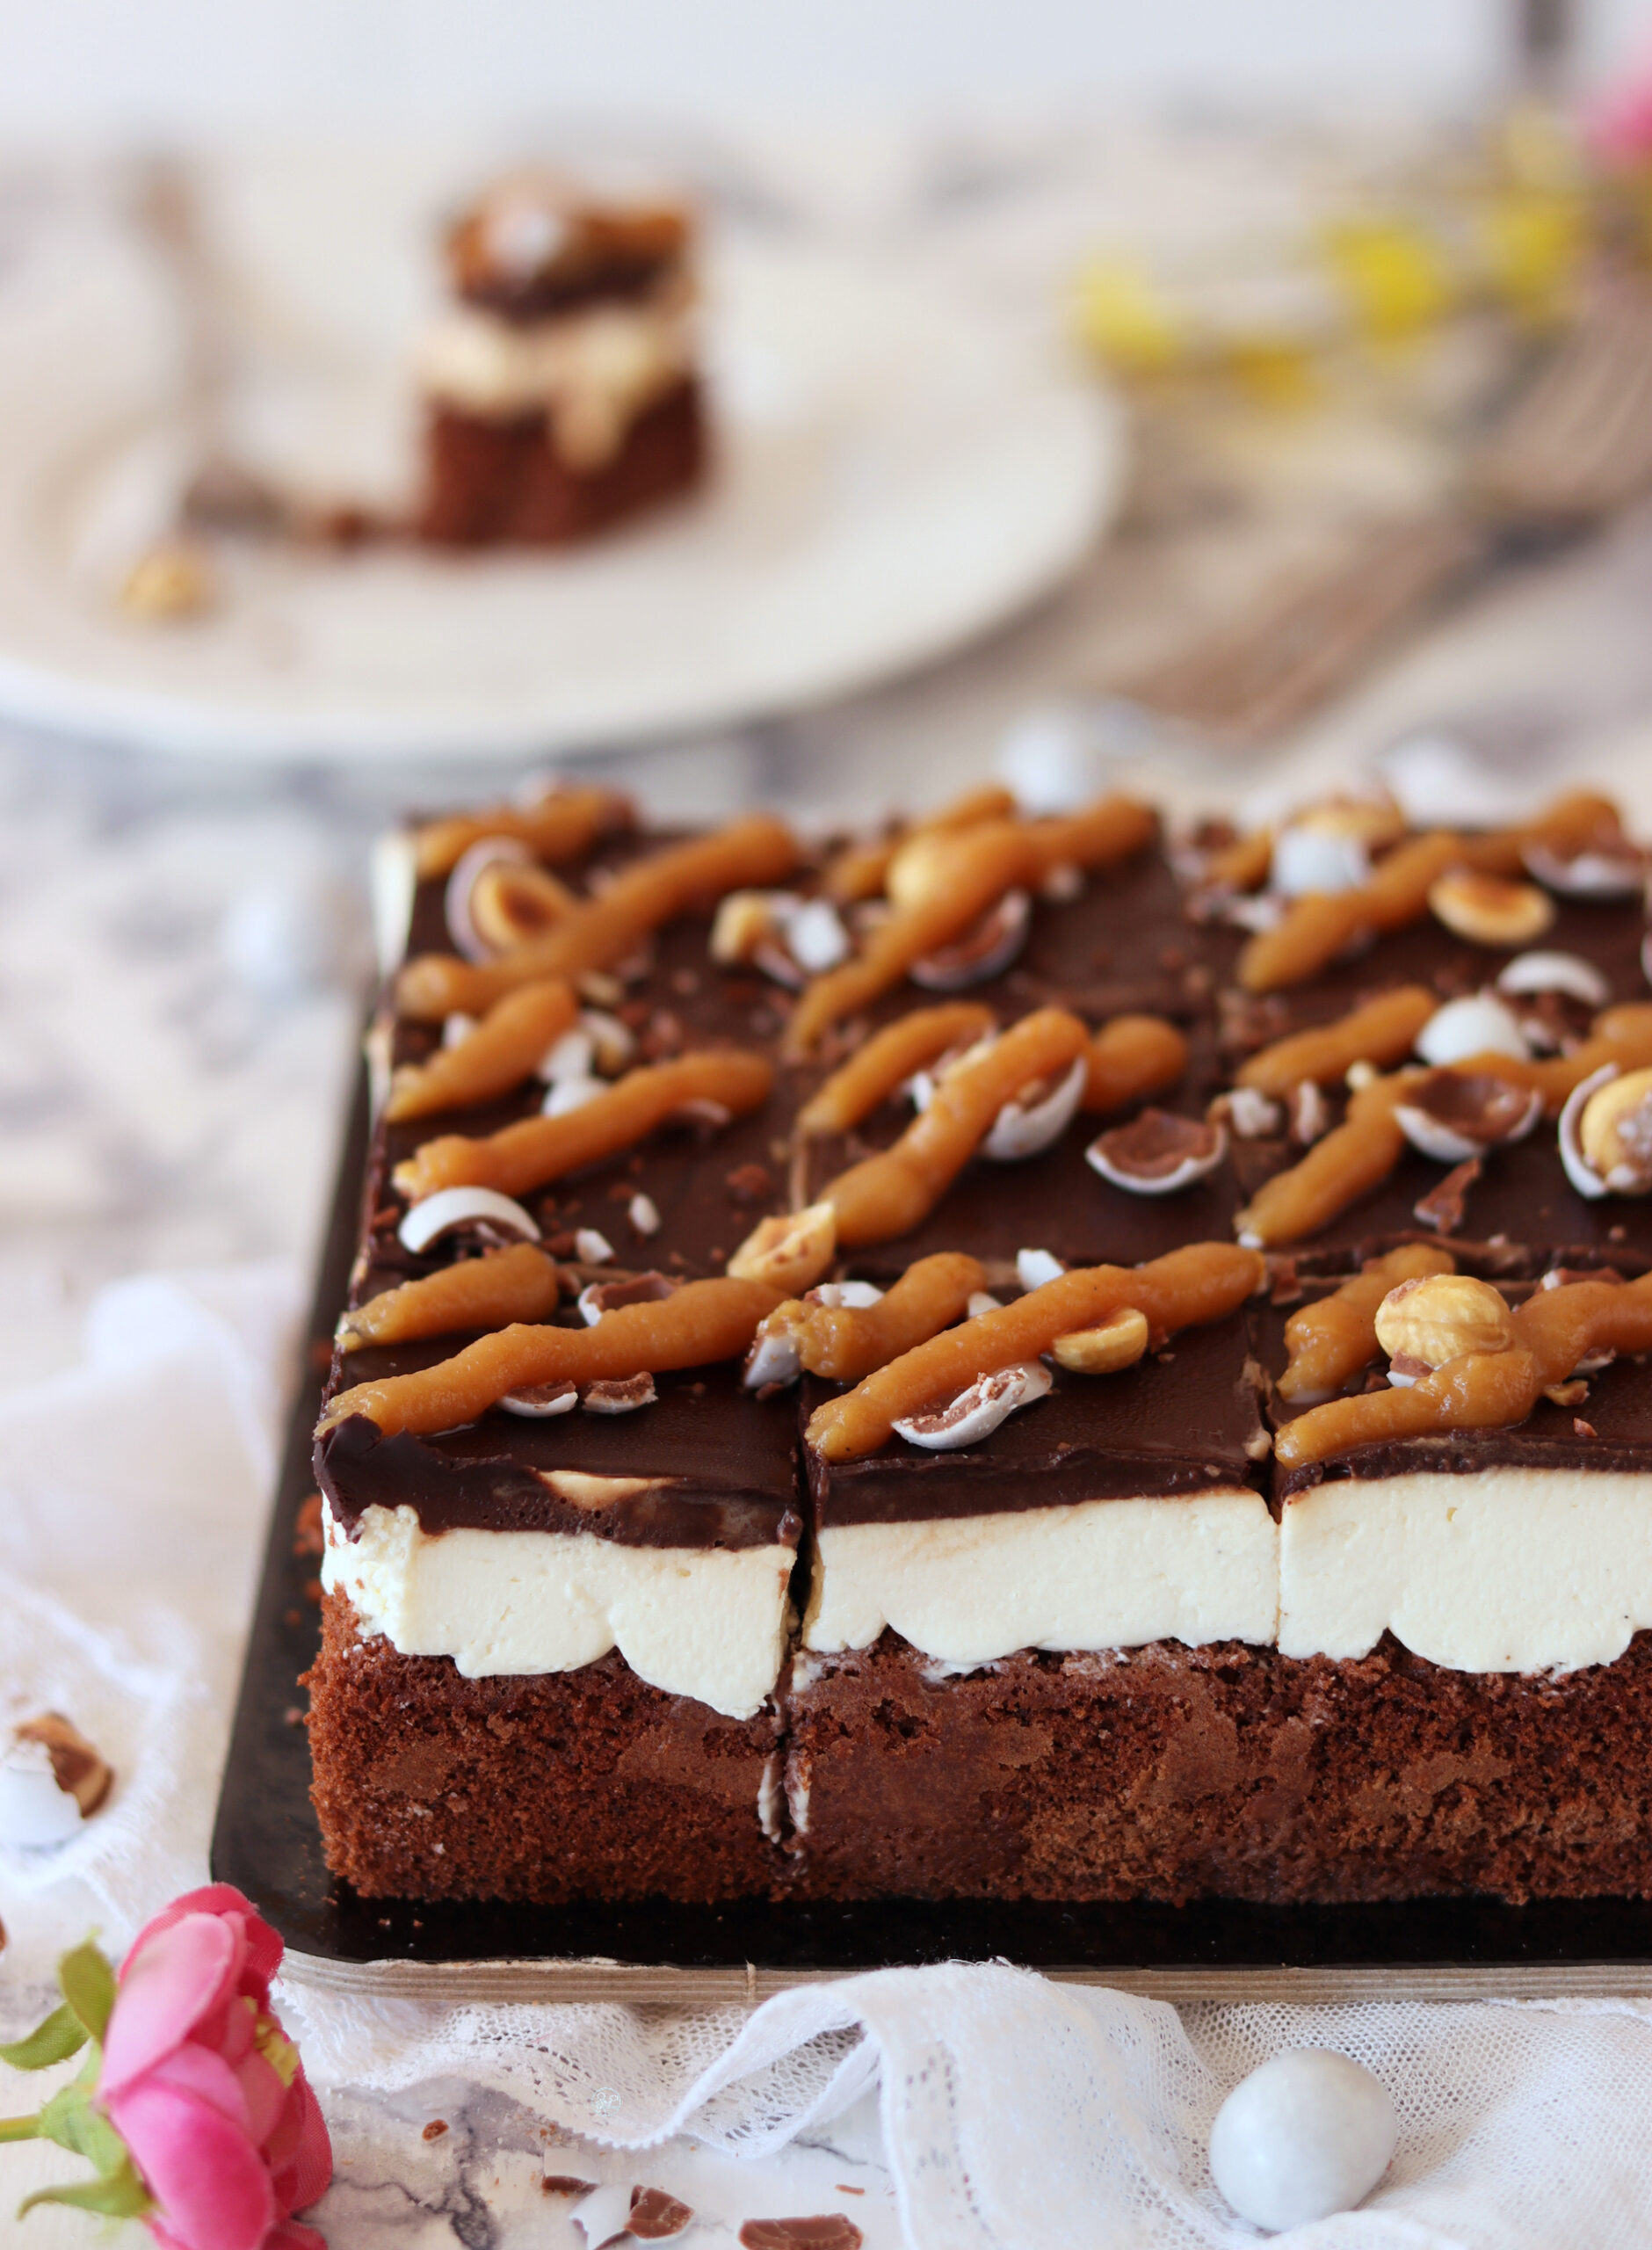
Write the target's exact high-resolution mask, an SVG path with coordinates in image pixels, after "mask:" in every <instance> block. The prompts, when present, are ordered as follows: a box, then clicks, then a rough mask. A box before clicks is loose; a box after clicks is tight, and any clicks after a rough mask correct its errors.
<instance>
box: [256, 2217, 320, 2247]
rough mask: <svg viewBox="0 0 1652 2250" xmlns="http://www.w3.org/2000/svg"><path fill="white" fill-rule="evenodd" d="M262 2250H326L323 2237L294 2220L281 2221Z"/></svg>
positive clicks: (310, 2227)
mask: <svg viewBox="0 0 1652 2250" xmlns="http://www.w3.org/2000/svg"><path fill="white" fill-rule="evenodd" d="M264 2250H327V2241H326V2238H325V2236H323V2235H320V2234H317V2233H316V2232H315V2228H314V2227H313V2226H301V2225H299V2223H298V2221H297V2220H296V2219H291V2218H288V2219H283V2220H282V2222H281V2224H280V2225H279V2226H278V2227H277V2228H276V2230H275V2232H274V2233H273V2234H272V2236H271V2237H270V2239H269V2240H268V2241H267V2242H266V2243H265V2244H264Z"/></svg>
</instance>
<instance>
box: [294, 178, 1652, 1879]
mask: <svg viewBox="0 0 1652 2250" xmlns="http://www.w3.org/2000/svg"><path fill="white" fill-rule="evenodd" d="M478 224H479V222H475V221H473V222H467V229H468V230H467V229H460V232H459V233H458V234H457V235H456V236H455V237H454V244H453V257H454V259H455V270H456V272H459V273H460V276H461V277H462V278H464V286H465V287H467V288H468V289H470V290H471V291H472V293H473V297H472V301H474V303H475V305H476V306H478V307H480V308H482V309H483V310H484V311H485V312H486V314H487V316H489V317H490V318H494V317H497V318H515V317H518V316H522V317H527V318H533V319H540V318H546V317H551V316H561V315H562V314H563V313H566V312H567V311H568V310H569V308H577V307H580V306H583V305H588V304H591V303H593V302H600V301H602V299H603V296H604V292H605V290H610V289H612V290H614V291H617V292H620V293H623V292H625V291H629V292H630V293H631V294H632V297H633V298H634V299H635V300H638V301H641V300H644V299H647V298H648V296H649V293H650V292H651V291H652V290H654V289H655V287H656V284H657V282H658V278H659V260H660V258H662V257H664V256H666V255H667V248H668V245H667V236H668V234H669V229H664V228H663V227H662V228H658V229H653V230H650V229H648V227H643V226H641V225H639V228H638V229H637V230H636V231H635V233H634V234H630V235H627V233H626V231H625V229H623V228H616V229H612V230H610V231H609V232H608V233H606V234H603V233H602V232H601V230H600V229H598V230H597V232H596V233H594V234H593V235H592V236H591V239H589V240H584V239H583V238H581V237H579V236H578V234H577V229H574V230H573V231H572V232H570V233H569V236H567V239H566V240H563V239H562V237H558V241H559V243H560V247H559V248H558V249H557V250H556V253H555V256H554V257H553V256H552V254H551V252H550V251H549V250H545V251H544V252H543V253H542V255H541V256H540V262H539V264H537V265H535V264H534V263H533V261H532V260H525V261H523V262H521V263H520V265H519V269H513V271H515V272H516V278H515V279H502V278H501V272H500V270H499V269H498V266H497V262H496V260H494V259H493V253H492V252H491V251H490V250H489V249H488V248H487V245H486V243H485V242H484V240H483V237H482V234H481V233H480V232H478V231H477V227H478ZM678 247H679V248H680V243H679V245H678ZM670 254H673V255H674V254H675V253H674V252H672V253H670ZM490 260H493V262H492V263H490ZM559 260H560V261H561V263H558V261H559ZM380 873H381V875H382V877H383V881H382V882H381V886H380V888H381V891H382V897H381V901H380V904H381V906H382V907H383V909H384V913H383V921H384V924H385V926H386V928H387V930H388V931H389V932H390V933H391V934H392V937H393V944H392V947H391V957H390V958H388V960H387V970H388V982H387V984H386V988H385V994H384V998H383V1003H382V1005H381V1008H380V1013H379V1015H378V1017H377V1019H376V1020H375V1023H374V1026H373V1033H372V1036H371V1038H370V1042H369V1052H370V1057H371V1059H372V1062H373V1069H374V1079H375V1102H376V1126H375V1133H374V1141H373V1156H372V1160H371V1165H370V1170H369V1179H368V1183H367V1193H366V1204H365V1208H364V1212H363V1217H362V1229H361V1239H360V1246H359V1256H358V1258H357V1260H356V1265H355V1269H354V1274H353V1277H352V1283H351V1292H350V1299H349V1303H347V1304H346V1305H345V1306H344V1307H343V1308H341V1312H340V1319H339V1325H338V1333H337V1347H336V1351H335V1355H334V1361H333V1367H332V1372H331V1376H330V1383H329V1388H328V1394H327V1400H326V1404H325V1406H324V1409H323V1412H322V1420H321V1423H320V1425H319V1426H318V1429H317V1434H316V1449H315V1465H316V1476H317V1481H318V1483H319V1484H320V1486H321V1490H322V1503H323V1524H324V1530H325V1538H326V1557H325V1564H324V1571H323V1582H324V1585H325V1587H326V1589H327V1592H326V1606H327V1609H326V1629H325V1635H324V1640H323V1645H322V1652H321V1655H320V1658H319V1659H318V1661H317V1663H316V1666H315V1670H314V1672H313V1673H311V1675H310V1688H311V1696H312V1708H311V1714H310V1739H311V1745H312V1753H313V1758H314V1764H315V1804H316V1807H317V1811H318V1813H319V1816H320V1819H321V1825H322V1834H323V1838H324V1840H325V1844H326V1848H327V1854H328V1859H329V1863H330V1866H331V1867H332V1868H333V1869H334V1870H335V1872H336V1873H337V1874H338V1875H339V1876H342V1877H344V1879H345V1880H347V1881H348V1882H349V1883H351V1884H353V1885H354V1886H355V1888H356V1889H357V1890H358V1891H359V1892H361V1893H363V1894H364V1895H366V1896H370V1897H384V1896H405V1897H412V1898H438V1897H454V1898H514V1899H526V1900H537V1901H540V1902H546V1903H554V1902H557V1901H560V1900H564V1899H569V1898H579V1897H593V1898H643V1897H654V1896H657V1897H662V1898H668V1899H677V1900H683V1901H716V1900H727V1899H738V1898H753V1897H760V1896H761V1897H770V1898H788V1897H789V1898H824V1899H851V1898H885V1897H889V1898H895V1897H908V1898H1043V1899H1052V1900H1086V1899H1089V1900H1098V1899H1111V1898H1164V1899H1172V1900H1177V1899H1185V1898H1190V1897H1195V1896H1210V1897H1228V1898H1244V1899H1252V1900H1259V1901H1268V1900H1337V1899H1374V1898H1409V1897H1417V1896H1421V1895H1424V1894H1427V1893H1474V1892H1484V1893H1490V1894H1494V1895H1496V1896H1499V1897H1502V1898H1511V1899H1521V1898H1528V1897H1535V1896H1573V1897H1578V1896H1590V1895H1596V1894H1599V1895H1625V1894H1635V1895H1648V1894H1652V1542H1648V1535H1647V1529H1646V1522H1647V1511H1648V1498H1649V1496H1652V1371H1649V1368H1648V1356H1647V1355H1648V1353H1652V1256H1649V1255H1648V1252H1652V1233H1649V1232H1648V1223H1647V1216H1646V1215H1647V1212H1648V1203H1647V1202H1646V1201H1645V1197H1646V1195H1647V1194H1648V1192H1652V989H1649V987H1648V950H1647V925H1646V913H1645V908H1644V904H1643V889H1644V880H1645V866H1644V862H1643V858H1642V854H1641V852H1640V850H1639V849H1638V848H1637V847H1636V846H1634V845H1633V844H1632V843H1631V842H1630V841H1629V840H1628V839H1627V838H1626V836H1625V835H1624V833H1623V831H1622V829H1621V825H1620V824H1619V818H1618V816H1617V814H1616V812H1615V810H1614V809H1613V808H1612V806H1611V805H1610V804H1609V803H1607V802H1605V801H1603V800H1601V799H1599V798H1598V797H1594V796H1591V795H1587V794H1585V793H1575V794H1573V795H1569V796H1567V797H1565V798H1562V799H1561V800H1560V801H1558V802H1555V803H1554V804H1553V805H1550V806H1549V807H1547V809H1541V810H1540V811H1538V812H1537V813H1536V814H1535V815H1534V816H1533V817H1532V819H1531V820H1530V821H1529V822H1528V823H1526V824H1524V825H1522V826H1520V827H1518V828H1513V829H1510V830H1505V831H1496V832H1472V833H1460V834H1458V833H1448V832H1445V831H1430V832H1427V833H1424V834H1417V833H1413V832H1409V831H1407V830H1406V829H1405V827H1404V824H1403V823H1402V821H1401V820H1400V818H1399V817H1398V815H1397V813H1396V812H1395V809H1394V808H1393V807H1392V806H1391V805H1389V804H1388V803H1386V802H1368V801H1364V800H1361V801H1350V802H1330V803H1324V804H1320V805H1316V806H1311V807H1308V808H1305V809H1303V811H1302V812H1301V814H1300V815H1299V816H1298V817H1296V818H1295V819H1294V820H1293V822H1292V823H1290V824H1288V825H1287V826H1286V827H1285V828H1283V829H1281V830H1279V831H1277V832H1274V833H1272V834H1261V835H1248V836H1239V835H1234V834H1231V833H1228V832H1227V831H1215V830H1206V831H1201V832H1199V834H1197V835H1195V836H1193V837H1192V838H1178V839H1171V838H1166V836H1165V835H1164V834H1163V832H1162V830H1161V826H1160V824H1159V823H1158V821H1157V820H1156V817H1154V815H1153V814H1152V812H1151V811H1150V809H1148V808H1145V807H1143V806H1141V805H1139V804H1136V803H1134V802H1130V801H1128V800H1126V799H1123V798H1116V797H1114V798H1106V799H1104V800H1102V801H1100V802H1098V803H1095V804H1091V805H1088V806H1083V807H1080V808H1078V809H1076V810H1075V811H1073V812H1072V813H1070V814H1069V815H1066V816H1063V817H1057V818H1048V819H1030V818H1025V817H1023V816H1022V815H1021V814H1020V813H1019V812H1018V809H1017V808H1016V807H1015V805H1014V804H1013V802H1011V800H1010V799H1009V798H1008V797H1007V796H1006V795H1005V794H1004V792H1002V791H995V790H983V791H980V792H977V793H976V794H975V795H972V796H971V797H969V798H967V799H965V800H963V801H961V802H960V803H958V804H956V805H953V806H951V807H948V808H946V809H944V810H942V811H941V812H939V813H938V814H936V815H934V816H932V817H930V818H929V819H927V820H925V821H923V822H920V823H918V824H916V825H913V826H909V827H906V828H899V829H895V830H892V831H888V832H887V833H885V834H881V835H878V836H873V837H867V838H850V839H843V838H838V839H832V840H830V841H829V842H828V843H826V844H824V845H819V846H814V845H809V844H807V843H805V842H804V841H802V840H801V839H800V838H797V837H795V836H793V834H792V833H791V832H790V831H788V830H787V829H786V827H785V826H784V825H783V824H781V823H779V821H776V820H773V819H772V818H769V817H765V816H763V815H753V816H750V817H746V818H744V819H743V820H740V821H736V822H735V823H733V824H731V825H729V826H728V827H727V828H724V829H721V830H718V831H712V832H709V833H703V834H693V835H683V834H674V835H669V834H663V833H650V832H648V831H646V830H644V829H642V828H641V827H640V826H639V825H638V824H637V822H636V819H635V817H634V813H633V811H632V809H631V808H630V807H629V806H628V805H627V804H626V803H625V802H622V801H620V800H619V799H616V798H614V797H613V796H612V795H609V794H608V793H606V792H605V791H602V790H598V789H570V790H568V791H563V792H559V793H555V794H553V795H548V796H547V797H545V798H542V799H541V800H540V801H539V802H535V803H533V804H530V805H526V806H523V805H508V806H500V807H494V808H491V809H483V810H482V811H479V812H478V813H476V814H475V815H467V816H464V817H452V818H448V819H445V820H440V821H432V822H428V823H425V824H423V825H421V826H418V827H416V828H414V829H411V830H409V831H408V832H407V833H406V834H405V835H404V836H402V837H401V838H398V839H395V842H394V844H393V846H390V847H388V849H387V852H386V853H385V855H384V859H383V863H382V867H381V869H380Z"/></svg>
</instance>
